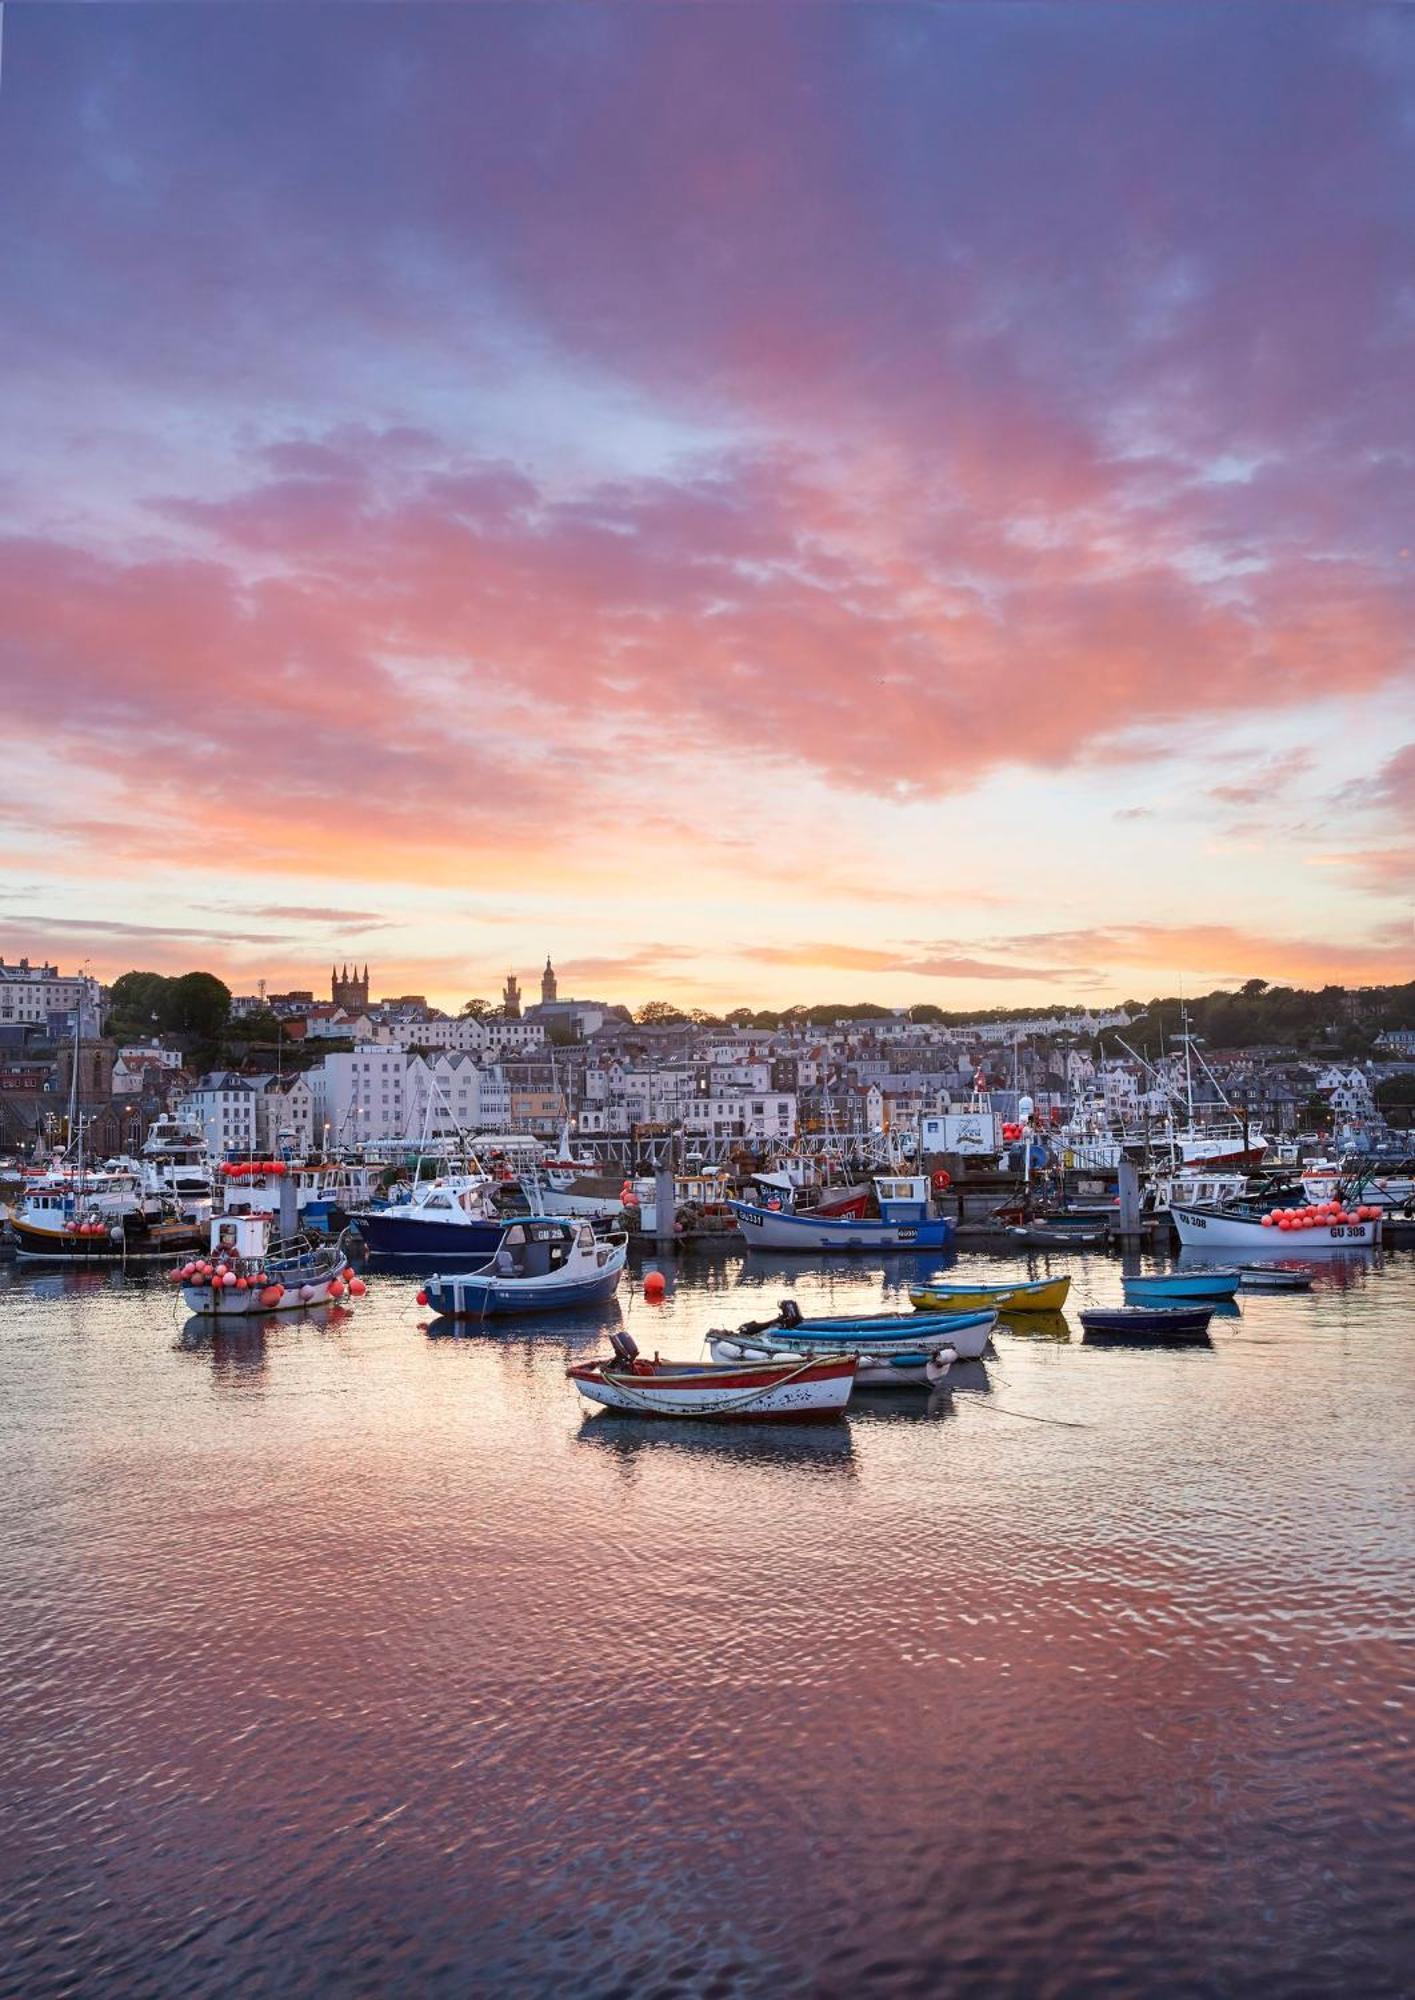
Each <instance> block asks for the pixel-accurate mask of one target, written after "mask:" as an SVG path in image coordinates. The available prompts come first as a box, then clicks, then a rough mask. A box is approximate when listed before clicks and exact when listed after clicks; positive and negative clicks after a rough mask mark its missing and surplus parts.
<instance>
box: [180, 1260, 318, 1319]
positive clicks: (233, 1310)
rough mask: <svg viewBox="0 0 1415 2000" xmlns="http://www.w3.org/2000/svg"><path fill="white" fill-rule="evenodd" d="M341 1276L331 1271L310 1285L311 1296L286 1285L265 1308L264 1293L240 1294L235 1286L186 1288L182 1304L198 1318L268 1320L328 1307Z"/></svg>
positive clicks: (300, 1288) (185, 1286)
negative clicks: (334, 1284) (305, 1295)
mask: <svg viewBox="0 0 1415 2000" xmlns="http://www.w3.org/2000/svg"><path fill="white" fill-rule="evenodd" d="M337 1275H338V1274H337V1273H336V1272H333V1271H331V1272H330V1274H329V1276H328V1277H327V1278H322V1279H320V1280H319V1281H318V1283H311V1284H310V1285H309V1288H308V1289H309V1297H308V1298H305V1297H304V1296H303V1288H302V1287H301V1286H299V1285H295V1286H293V1287H292V1286H289V1285H287V1286H286V1287H285V1290H284V1295H283V1296H282V1297H281V1298H279V1299H277V1300H275V1301H274V1302H273V1303H271V1304H270V1305H262V1304H261V1299H262V1298H263V1297H264V1293H263V1292H261V1291H257V1290H256V1289H254V1288H252V1289H251V1290H249V1291H244V1292H238V1291H237V1290H236V1288H235V1286H234V1285H222V1286H220V1287H219V1288H218V1287H216V1286H213V1285H183V1287H182V1303H183V1305H184V1306H185V1307H186V1308H187V1311H188V1312H189V1313H192V1314H193V1315H194V1316H195V1317H196V1318H197V1319H221V1320H227V1319H249V1318H257V1319H266V1318H268V1317H269V1315H270V1314H271V1313H289V1312H308V1311H309V1310H310V1308H311V1307H312V1306H327V1305H332V1304H333V1303H334V1301H333V1299H332V1298H331V1296H330V1292H329V1287H330V1284H331V1283H332V1281H333V1279H334V1278H335V1277H336V1276H337Z"/></svg>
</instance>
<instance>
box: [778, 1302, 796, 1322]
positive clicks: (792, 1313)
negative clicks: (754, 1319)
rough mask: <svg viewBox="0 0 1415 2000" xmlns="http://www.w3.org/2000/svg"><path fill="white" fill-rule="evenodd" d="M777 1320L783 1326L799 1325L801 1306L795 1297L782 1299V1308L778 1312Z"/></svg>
mask: <svg viewBox="0 0 1415 2000" xmlns="http://www.w3.org/2000/svg"><path fill="white" fill-rule="evenodd" d="M777 1320H778V1323H779V1324H780V1325H781V1326H799V1325H800V1324H801V1308H800V1307H799V1306H798V1305H797V1303H796V1301H795V1300H794V1299H783V1300H782V1301H781V1310H780V1312H779V1313H778V1314H777Z"/></svg>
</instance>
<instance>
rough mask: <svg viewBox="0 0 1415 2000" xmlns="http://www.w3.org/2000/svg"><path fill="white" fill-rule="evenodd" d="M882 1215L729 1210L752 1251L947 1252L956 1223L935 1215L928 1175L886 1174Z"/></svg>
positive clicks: (879, 1187) (785, 1205) (878, 1185)
mask: <svg viewBox="0 0 1415 2000" xmlns="http://www.w3.org/2000/svg"><path fill="white" fill-rule="evenodd" d="M874 1193H875V1202H876V1206H877V1207H878V1209H879V1214H878V1215H877V1216H860V1217H857V1216H844V1215H840V1216H832V1215H822V1214H820V1213H819V1212H818V1211H817V1210H807V1211H805V1212H798V1211H796V1210H795V1209H793V1208H792V1207H791V1206H790V1205H789V1201H788V1199H786V1198H783V1199H782V1200H780V1201H768V1202H767V1203H766V1204H765V1205H762V1204H759V1203H757V1202H748V1201H734V1202H730V1203H729V1204H728V1206H729V1207H730V1208H731V1209H732V1212H733V1213H734V1215H735V1216H736V1217H737V1227H738V1228H739V1229H740V1230H741V1232H742V1235H743V1236H744V1238H745V1239H746V1242H747V1247H748V1249H751V1250H862V1251H871V1250H946V1249H947V1248H948V1246H949V1244H950V1243H951V1242H952V1241H953V1224H952V1223H951V1222H950V1221H948V1220H947V1219H946V1218H945V1217H943V1216H940V1215H934V1214H933V1213H931V1210H930V1203H929V1183H928V1179H927V1177H926V1176H925V1175H923V1174H906V1175H899V1174H881V1175H879V1176H877V1177H876V1180H875V1183H874Z"/></svg>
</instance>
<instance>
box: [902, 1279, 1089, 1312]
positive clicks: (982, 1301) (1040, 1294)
mask: <svg viewBox="0 0 1415 2000" xmlns="http://www.w3.org/2000/svg"><path fill="white" fill-rule="evenodd" d="M1070 1290H1071V1277H1070V1274H1069V1273H1068V1274H1067V1275H1066V1276H1064V1277H1060V1278H1009V1279H1005V1280H999V1281H998V1283H996V1284H986V1283H978V1284H971V1285H970V1284H966V1283H959V1284H941V1285H940V1284H933V1285H919V1286H911V1287H910V1290H909V1302H910V1304H911V1305H913V1306H914V1307H915V1309H916V1310H918V1311H920V1312H989V1311H991V1312H999V1313H1008V1314H1011V1313H1024V1312H1047V1313H1049V1312H1060V1311H1061V1309H1062V1307H1063V1306H1064V1305H1065V1304H1066V1298H1067V1294H1068V1293H1069V1292H1070Z"/></svg>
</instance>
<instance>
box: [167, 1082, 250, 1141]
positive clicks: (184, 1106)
mask: <svg viewBox="0 0 1415 2000" xmlns="http://www.w3.org/2000/svg"><path fill="white" fill-rule="evenodd" d="M260 1095H261V1090H260V1086H259V1085H258V1084H257V1083H256V1082H255V1081H254V1080H253V1079H252V1078H250V1077H248V1076H240V1075H238V1074H237V1072H236V1071H235V1070H215V1071H212V1072H210V1073H208V1074H207V1075H206V1076H203V1077H201V1078H200V1079H199V1080H198V1082H197V1083H195V1084H194V1085H193V1086H192V1088H191V1089H190V1090H188V1091H186V1092H185V1093H184V1094H183V1096H182V1099H181V1102H180V1104H179V1106H178V1107H177V1108H178V1109H179V1110H180V1111H181V1113H182V1116H183V1118H185V1119H189V1120H190V1121H191V1122H192V1123H193V1124H195V1125H200V1127H201V1129H202V1135H203V1137H204V1138H205V1140H206V1149H207V1151H208V1152H209V1153H210V1154H211V1156H212V1158H213V1159H215V1160H220V1159H225V1158H227V1157H228V1156H229V1157H231V1158H246V1159H249V1158H251V1157H252V1156H253V1155H254V1154H255V1153H256V1151H257V1150H258V1147H257V1141H258V1137H259V1131H260V1126H259V1098H260Z"/></svg>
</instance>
